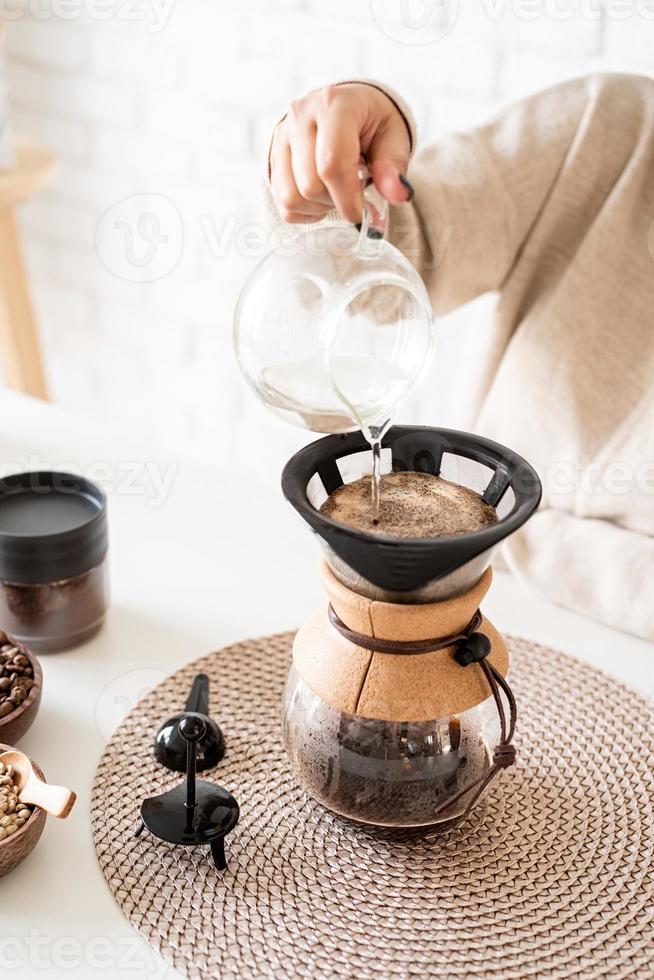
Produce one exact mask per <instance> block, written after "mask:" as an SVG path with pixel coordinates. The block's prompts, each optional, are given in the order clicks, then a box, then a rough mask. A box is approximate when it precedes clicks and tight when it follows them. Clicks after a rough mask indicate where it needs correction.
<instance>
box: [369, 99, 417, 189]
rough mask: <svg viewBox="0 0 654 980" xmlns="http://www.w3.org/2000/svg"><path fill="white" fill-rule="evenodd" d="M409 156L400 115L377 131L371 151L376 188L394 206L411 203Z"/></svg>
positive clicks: (386, 122)
mask: <svg viewBox="0 0 654 980" xmlns="http://www.w3.org/2000/svg"><path fill="white" fill-rule="evenodd" d="M409 152H410V146H409V134H408V131H407V128H406V124H405V122H404V120H403V119H402V117H401V116H400V114H399V113H396V114H395V115H394V116H390V117H389V118H388V119H387V120H386V121H385V122H384V124H383V125H381V126H379V127H378V128H377V130H376V131H375V134H374V136H373V138H372V140H371V142H370V145H369V147H368V151H367V157H368V163H369V165H370V170H371V172H372V178H373V180H374V182H375V187H376V188H377V190H378V191H379V193H380V194H381V195H382V197H385V198H386V200H387V201H388V202H389V203H390V204H402V203H404V202H405V201H410V200H411V197H412V194H413V191H412V189H411V185H410V184H408V181H407V179H406V172H407V169H408V167H409ZM407 185H408V186H407Z"/></svg>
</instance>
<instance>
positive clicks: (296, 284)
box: [234, 168, 433, 442]
mask: <svg viewBox="0 0 654 980" xmlns="http://www.w3.org/2000/svg"><path fill="white" fill-rule="evenodd" d="M360 177H361V179H362V183H363V185H364V214H363V222H362V225H361V227H360V228H358V227H355V226H354V225H347V224H344V223H343V222H334V221H331V222H330V221H327V222H323V223H321V224H320V225H318V226H313V227H311V228H310V229H308V230H306V231H304V232H301V233H300V234H297V235H293V236H292V237H291V239H290V240H289V241H286V242H283V243H282V242H280V243H278V245H277V247H276V248H275V249H274V250H273V251H272V252H271V253H270V254H269V255H268V256H267V257H266V258H265V259H263V261H262V262H261V263H260V264H259V265H258V266H257V267H256V268H255V269H254V271H253V272H252V273H251V275H250V276H249V277H248V279H247V280H246V282H245V285H244V287H243V289H242V291H241V294H240V297H239V300H238V304H237V308H236V313H235V321H234V326H235V329H234V343H235V348H236V355H237V359H238V362H239V365H240V367H241V370H242V372H243V374H244V375H245V378H246V379H247V381H248V382H249V384H250V385H251V387H252V388H253V390H254V391H255V392H256V394H257V396H258V397H259V398H260V399H261V400H262V401H263V402H264V404H265V405H267V407H268V408H270V409H271V410H272V411H273V412H275V413H276V414H278V415H280V416H281V417H282V418H284V419H286V420H287V421H288V422H292V423H294V424H295V425H299V426H301V427H303V428H306V429H311V430H313V431H315V432H324V433H339V432H351V431H354V430H356V429H361V430H362V431H363V432H364V434H365V435H366V437H367V438H368V440H369V442H372V441H375V440H377V439H379V438H380V437H381V435H382V434H383V433H384V431H385V430H386V429H387V427H388V425H389V423H390V420H392V419H393V418H395V417H396V415H397V412H398V410H399V409H400V407H401V406H402V404H403V403H404V402H405V401H406V399H407V398H408V396H409V394H410V393H411V391H412V390H413V389H414V388H415V386H416V385H417V384H418V383H419V381H420V379H421V378H422V376H423V374H424V372H425V371H426V370H427V368H428V366H429V364H430V362H431V358H432V353H433V316H432V311H431V305H430V302H429V297H428V295H427V291H426V289H425V286H424V284H423V282H422V279H421V278H420V276H419V275H418V273H417V272H416V270H415V268H414V267H413V266H412V265H411V263H410V262H409V260H408V259H407V258H405V256H404V255H402V253H401V252H399V251H398V250H397V249H396V248H395V247H394V246H393V245H391V244H390V243H389V242H387V241H385V240H384V237H383V235H384V234H385V230H386V224H387V205H386V202H385V201H384V200H383V198H381V196H380V195H379V194H378V193H377V191H376V189H375V188H374V185H373V184H372V183H370V182H369V181H370V178H369V175H368V173H367V171H366V170H365V169H363V168H362V169H361V171H360Z"/></svg>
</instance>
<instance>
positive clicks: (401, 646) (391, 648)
mask: <svg viewBox="0 0 654 980" xmlns="http://www.w3.org/2000/svg"><path fill="white" fill-rule="evenodd" d="M328 614H329V621H330V623H331V624H332V626H333V627H334V628H335V629H336V630H338V632H339V633H340V634H341V636H344V637H345V639H346V640H349V641H350V643H354V645H355V646H358V647H363V649H364V650H371V651H372V652H373V653H401V654H404V655H405V656H406V655H411V654H418V653H434V652H435V651H436V650H444V649H445V647H451V646H454V645H455V644H457V643H462V642H463V641H464V640H467V639H468V637H469V636H470V634H471V633H474V632H475V630H477V629H478V628H479V626H481V613H480V611H479V610H477V612H476V613H475V614H474V616H473V617H472V619H471V620H470V622H469V623H468V625H467V626H466V627H465V629H464V630H462V632H461V633H455V634H453V635H452V636H442V637H436V638H435V639H433V640H382V639H380V638H379V637H376V636H368V634H367V633H357V632H356V630H351V629H350V628H349V627H348V626H346V625H345V623H344V622H343V620H342V619H341V618H340V617H339V615H338V613H337V612H336V610H335V609H334V607H333V606H332V604H331V603H330V604H329V609H328Z"/></svg>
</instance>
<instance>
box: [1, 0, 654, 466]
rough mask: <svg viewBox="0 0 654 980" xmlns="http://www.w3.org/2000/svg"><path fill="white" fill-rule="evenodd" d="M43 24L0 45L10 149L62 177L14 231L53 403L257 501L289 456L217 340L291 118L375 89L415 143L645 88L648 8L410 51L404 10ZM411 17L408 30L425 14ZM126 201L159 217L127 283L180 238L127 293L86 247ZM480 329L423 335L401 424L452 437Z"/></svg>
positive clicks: (549, 14)
mask: <svg viewBox="0 0 654 980" xmlns="http://www.w3.org/2000/svg"><path fill="white" fill-rule="evenodd" d="M51 2H52V6H51V7H48V6H47V5H46V3H45V2H44V0H39V2H38V3H37V2H36V0H23V5H24V10H23V12H22V13H21V14H19V15H17V14H13V15H12V21H11V23H9V28H8V42H7V44H8V51H9V61H10V69H9V81H10V85H11V103H12V119H13V125H14V128H15V129H16V130H21V131H24V132H26V133H27V134H30V135H32V136H34V137H36V138H39V139H42V140H44V141H46V142H47V143H48V144H49V145H51V146H52V147H53V148H54V149H55V150H56V152H57V153H58V155H59V158H60V167H59V171H58V174H57V177H56V179H55V180H54V182H53V184H52V187H51V189H50V190H49V191H48V192H47V193H46V194H44V195H42V196H41V197H40V198H39V199H38V200H37V201H35V202H33V203H31V204H29V205H27V206H26V207H25V208H24V210H23V214H22V223H23V228H24V235H25V244H26V252H27V257H28V262H29V266H30V270H31V274H32V279H33V291H34V296H35V302H36V307H37V310H38V314H39V317H40V323H41V330H42V334H43V341H44V347H45V350H46V354H47V360H48V373H49V376H50V380H51V386H52V389H53V394H54V398H55V399H56V400H57V401H58V402H60V403H62V404H64V405H66V406H69V407H71V408H73V409H75V410H78V411H80V412H84V413H85V414H93V413H95V414H97V415H99V416H103V417H110V418H113V419H116V420H117V421H118V422H119V423H120V424H122V425H129V426H130V429H134V428H138V427H140V428H142V429H143V430H144V431H145V432H146V434H148V435H149V436H152V437H154V438H157V439H158V440H160V441H163V442H165V443H168V444H172V445H178V446H180V447H182V448H183V449H184V450H185V451H188V450H189V449H190V450H192V451H195V452H197V453H198V454H201V455H203V456H204V457H206V458H210V459H211V458H222V459H226V458H227V459H233V460H234V461H235V463H237V464H238V465H242V466H245V467H248V468H261V467H263V468H265V469H266V470H267V471H268V472H269V473H270V478H271V480H274V481H276V480H277V477H278V472H279V469H280V467H281V464H282V463H283V461H284V459H285V457H286V456H287V455H288V453H290V452H291V451H292V450H293V449H294V448H295V447H297V445H299V444H300V442H301V441H302V438H303V437H302V435H301V434H300V433H299V432H298V431H296V430H293V429H291V428H290V427H286V426H284V424H283V423H282V422H280V421H278V420H276V419H275V418H273V417H272V416H269V415H268V414H267V413H266V412H265V410H264V409H263V408H261V407H260V406H259V405H258V404H257V403H256V402H255V401H254V398H253V396H251V395H250V393H249V391H248V390H247V389H246V387H245V385H244V383H243V382H242V381H241V379H240V376H239V374H238V370H237V368H236V365H235V362H234V358H233V355H232V351H231V319H232V311H233V307H234V302H235V299H236V295H237V293H238V289H239V287H240V284H241V282H242V280H243V278H244V276H245V275H246V273H247V271H248V270H249V269H250V268H251V267H252V266H253V264H254V262H255V261H256V257H255V256H254V255H252V254H248V249H247V248H244V247H243V242H242V239H241V238H240V237H239V229H243V228H244V227H245V226H248V225H250V224H252V223H255V222H257V221H258V220H259V218H258V215H259V184H258V182H259V177H260V173H261V171H262V150H263V147H264V145H265V143H266V140H267V136H268V133H269V130H270V124H271V122H272V121H273V120H274V119H275V118H276V116H277V114H278V112H279V111H280V109H281V108H283V106H284V105H285V104H286V103H287V101H288V100H289V98H291V97H292V96H293V95H294V94H296V93H300V92H302V91H303V90H305V89H307V88H309V87H312V86H315V85H318V84H321V83H323V82H325V81H328V80H330V79H332V78H343V77H346V76H357V75H367V76H373V77H375V76H376V77H380V78H384V79H386V80H387V81H389V82H391V83H392V84H394V85H395V86H397V87H398V88H399V89H400V90H401V91H402V92H403V93H404V94H405V95H406V96H407V98H408V99H409V100H410V101H411V102H412V104H413V105H414V107H415V109H416V113H417V115H418V118H419V121H420V123H421V126H422V131H423V138H432V137H434V136H436V135H437V134H438V133H439V132H442V131H444V130H446V129H448V128H453V127H465V126H469V125H473V124H474V123H476V122H478V121H480V120H482V119H483V118H484V117H485V115H487V114H488V113H489V112H491V111H493V110H494V109H495V108H496V107H497V106H498V105H499V104H501V103H502V102H504V101H508V100H510V99H514V98H518V97H519V96H521V95H524V94H526V93H528V92H530V91H532V90H534V89H536V88H539V87H543V86H545V85H547V84H551V83H553V82H556V81H559V80H560V79H562V78H565V77H569V76H572V75H575V74H581V73H586V72H592V71H597V70H605V69H612V70H625V69H626V70H633V71H641V72H643V71H644V72H650V71H653V70H654V0H633V2H632V3H629V2H625V0H465V3H464V0H459V3H458V4H455V3H454V0H449V4H448V3H447V2H446V3H445V15H447V13H448V10H449V13H452V12H456V11H457V9H458V14H457V16H456V18H455V19H454V21H453V23H452V26H451V28H450V29H449V31H446V32H445V33H444V36H442V37H440V38H439V39H437V40H433V39H432V41H431V43H419V44H414V43H406V41H407V35H406V34H405V35H404V36H403V41H402V42H399V41H398V40H397V36H398V35H397V25H398V19H397V11H398V10H399V0H371V2H369V0H267V2H263V0H258V2H257V0H249V3H247V4H236V3H234V2H233V0H231V2H230V0H139V3H138V5H137V6H136V7H133V6H132V5H131V4H130V5H127V4H126V2H125V0H112V5H111V7H110V8H107V5H106V3H104V2H103V3H102V4H100V3H96V2H94V0H79V2H78V3H77V4H76V3H75V2H74V0H68V2H67V3H66V5H64V6H62V5H60V4H59V5H58V4H57V2H56V0H51ZM12 9H13V8H12ZM408 9H409V11H410V14H411V16H420V14H421V13H424V12H425V6H424V3H423V0H409V7H408ZM62 11H63V12H65V17H64V16H62ZM442 12H443V11H442V10H441V13H442ZM373 14H374V16H373ZM389 34H390V35H391V36H389ZM425 37H427V40H429V36H428V35H424V34H423V35H420V32H419V31H416V30H414V31H413V32H411V31H409V34H408V40H409V41H410V42H412V41H415V40H418V41H420V40H424V38H425ZM141 194H147V195H151V197H149V198H148V200H150V201H151V200H154V199H155V197H152V196H156V200H158V201H162V200H163V205H162V206H163V207H164V211H163V212H161V216H162V217H163V224H162V225H161V226H160V227H159V228H158V229H157V228H156V227H153V226H152V224H149V225H148V226H147V227H144V228H143V233H144V235H143V236H142V237H141V239H140V240H139V239H138V238H137V239H135V240H134V241H133V242H132V245H133V247H134V255H135V256H136V260H137V261H138V260H139V258H141V259H142V258H143V256H144V255H146V253H147V248H148V243H149V241H150V240H151V238H152V236H153V235H154V237H155V238H156V237H157V235H159V234H165V233H166V227H165V220H166V214H167V212H166V211H165V207H166V206H168V203H167V202H169V204H170V205H172V207H173V212H174V213H176V214H177V215H178V216H179V218H178V220H179V223H180V224H179V227H180V228H181V233H180V234H179V236H178V237H179V240H178V239H175V241H174V242H172V244H170V243H169V244H170V247H171V248H172V249H173V252H174V253H175V254H174V258H175V261H174V263H173V267H172V268H171V269H170V271H168V272H167V274H166V275H164V276H162V277H161V278H159V279H155V280H154V281H143V282H134V281H131V279H132V278H134V277H133V276H129V277H128V278H125V277H124V276H123V277H121V274H120V273H121V268H118V269H116V268H107V265H106V264H105V262H103V261H102V258H101V256H100V255H99V254H98V251H97V250H96V245H95V238H96V232H97V229H98V227H99V226H100V223H101V221H102V219H103V216H104V215H105V214H106V213H107V212H108V211H110V209H112V208H114V207H115V206H116V205H117V204H119V202H121V201H125V200H128V199H130V198H133V197H134V196H135V195H141ZM155 210H156V209H155ZM116 213H117V214H118V212H116ZM121 213H122V212H121ZM157 213H158V211H157ZM112 214H113V212H112ZM118 217H120V214H118ZM127 234H128V233H127V231H126V235H127ZM241 234H242V231H241ZM125 241H126V242H127V239H125ZM139 249H140V251H139ZM144 250H145V251H144ZM175 250H176V251H175ZM250 251H251V250H250ZM104 257H105V260H106V256H104ZM111 264H112V263H111V261H109V265H110V266H111ZM116 273H118V274H116ZM145 278H146V279H147V275H146V276H145ZM487 311H488V302H487V301H486V300H482V301H481V302H479V303H477V304H473V305H472V306H471V307H470V308H468V309H467V310H464V311H460V312H459V313H457V314H456V315H455V316H454V317H452V318H449V319H448V321H447V322H443V323H442V324H441V325H440V327H439V330H440V337H439V359H438V362H437V364H436V367H435V368H434V372H433V377H432V379H431V380H430V383H429V384H428V385H427V386H426V387H425V390H424V391H423V392H422V393H421V395H420V396H419V397H418V398H417V399H416V401H415V404H414V405H413V406H412V408H411V409H410V411H409V412H408V413H406V415H407V417H411V418H415V419H421V420H429V421H435V422H439V423H442V424H448V423H451V424H465V422H466V418H465V415H464V414H462V411H461V407H460V406H461V402H462V400H461V399H460V398H453V397H452V393H453V391H455V390H456V388H457V385H461V384H464V383H465V378H464V374H463V366H462V365H463V362H464V359H465V351H466V349H467V345H470V344H471V343H472V338H473V335H474V331H475V330H478V329H483V320H484V319H485V317H486V316H487ZM446 379H447V380H446Z"/></svg>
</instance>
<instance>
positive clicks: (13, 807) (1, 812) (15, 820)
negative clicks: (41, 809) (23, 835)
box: [0, 762, 32, 843]
mask: <svg viewBox="0 0 654 980" xmlns="http://www.w3.org/2000/svg"><path fill="white" fill-rule="evenodd" d="M31 816H32V807H31V806H28V805H27V803H21V802H20V801H19V799H18V780H17V778H16V774H15V773H14V767H13V766H12V765H5V764H4V763H3V762H0V843H1V842H2V841H3V840H6V839H7V837H12V836H13V834H15V833H17V832H18V831H19V830H20V828H21V827H22V826H23V824H25V823H27V821H28V820H29V818H30V817H31Z"/></svg>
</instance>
